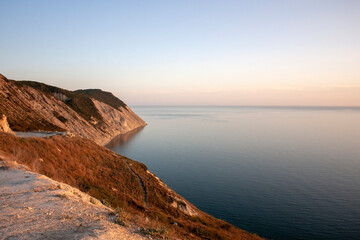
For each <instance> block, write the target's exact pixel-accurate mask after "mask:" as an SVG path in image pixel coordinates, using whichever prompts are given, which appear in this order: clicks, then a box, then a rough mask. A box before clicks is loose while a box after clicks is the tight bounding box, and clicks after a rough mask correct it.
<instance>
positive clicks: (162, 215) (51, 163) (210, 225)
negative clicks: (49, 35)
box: [0, 133, 261, 240]
mask: <svg viewBox="0 0 360 240" xmlns="http://www.w3.org/2000/svg"><path fill="white" fill-rule="evenodd" d="M0 153H2V155H4V156H6V157H7V158H9V159H12V160H15V161H17V162H18V163H21V164H24V165H26V166H27V167H29V168H30V169H31V170H32V171H35V172H38V173H40V174H44V175H46V176H48V177H50V178H52V179H54V180H57V181H60V182H64V183H67V184H69V185H71V186H73V187H76V188H79V189H80V190H81V191H83V192H85V193H87V194H89V195H91V196H92V197H94V198H97V199H99V200H101V201H102V202H103V203H104V204H106V205H108V206H111V207H112V208H114V209H115V208H121V209H124V211H126V212H127V213H129V214H130V216H131V217H130V218H129V220H128V221H129V222H132V223H135V224H136V225H138V226H141V227H143V228H144V232H145V233H147V234H152V235H155V236H158V237H165V236H169V238H170V239H175V238H179V239H229V240H230V239H261V238H259V237H258V236H257V235H254V234H250V233H247V232H245V231H243V230H240V229H238V228H236V227H234V226H232V225H230V224H228V223H226V222H224V221H222V220H219V219H216V218H213V217H211V216H209V215H208V214H206V213H204V212H202V211H200V210H198V209H197V208H196V207H195V206H193V205H192V204H191V203H189V202H188V201H186V200H185V199H184V198H182V197H181V196H180V195H178V194H176V193H175V192H174V191H172V190H171V189H170V188H168V187H167V186H166V184H165V183H163V182H162V181H161V180H160V179H158V178H157V177H156V176H155V175H154V174H152V173H151V172H149V171H148V169H147V167H146V166H145V165H144V164H142V163H139V162H136V161H133V160H131V159H128V158H126V157H123V156H121V155H119V154H116V153H114V152H112V151H110V150H108V149H107V148H104V147H102V146H99V145H97V144H95V143H94V142H92V141H90V140H86V139H82V138H79V137H67V136H53V137H50V138H46V139H44V138H19V137H16V136H13V135H10V134H6V133H0Z"/></svg>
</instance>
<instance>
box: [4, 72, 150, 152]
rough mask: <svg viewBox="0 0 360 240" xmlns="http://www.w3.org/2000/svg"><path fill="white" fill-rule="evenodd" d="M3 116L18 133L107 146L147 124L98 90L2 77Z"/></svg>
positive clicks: (113, 98) (109, 95) (111, 96)
mask: <svg viewBox="0 0 360 240" xmlns="http://www.w3.org/2000/svg"><path fill="white" fill-rule="evenodd" d="M0 103H1V104H0V114H5V115H6V116H7V118H8V122H9V125H10V127H11V128H12V129H13V130H14V131H67V132H69V133H73V134H75V135H77V136H80V137H84V138H87V139H91V140H93V141H95V142H96V143H98V144H100V145H105V144H106V143H107V142H109V141H110V140H111V139H112V138H114V137H115V136H117V135H119V134H123V133H126V132H128V131H131V130H133V129H136V128H139V127H143V126H145V125H146V123H145V122H144V121H143V120H142V119H141V118H140V117H139V116H137V115H136V114H135V113H134V112H133V111H132V110H131V109H130V108H129V107H128V106H127V105H126V104H125V103H123V102H122V101H121V100H119V99H118V98H116V97H115V96H114V95H112V94H111V93H108V92H104V91H101V90H98V89H92V90H79V91H68V90H65V89H61V88H57V87H53V86H49V85H46V84H43V83H38V82H31V81H14V80H8V79H7V78H6V77H4V76H3V75H1V74H0Z"/></svg>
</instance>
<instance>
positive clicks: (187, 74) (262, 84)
mask: <svg viewBox="0 0 360 240" xmlns="http://www.w3.org/2000/svg"><path fill="white" fill-rule="evenodd" d="M0 9H1V14H0V32H1V38H0V73H2V74H3V75H5V76H6V77H8V78H10V79H16V80H34V81H40V82H44V83H46V84H50V85H55V86H58V87H61V88H65V89H69V90H75V89H86V88H100V89H103V90H105V91H110V92H112V93H114V94H115V95H116V96H117V97H119V98H120V99H122V100H124V101H125V102H126V103H127V104H129V105H130V106H135V105H246V106H249V105H285V106H292V105H296V106H360V1H359V0H337V1H334V0H272V1H269V0H247V1H242V0H234V1H232V0H218V1H215V0H178V1H175V0H173V1H168V0H164V1H160V0H152V1H145V0H143V1H140V0H128V1H120V0H118V1H110V0H109V1H100V0H97V1H91V0H86V1H81V0H77V1H68V0H62V1H50V0H44V1H38V0H33V1H30V0H24V1H21V0H0Z"/></svg>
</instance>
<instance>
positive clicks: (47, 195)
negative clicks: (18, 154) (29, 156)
mask: <svg viewBox="0 0 360 240" xmlns="http://www.w3.org/2000/svg"><path fill="white" fill-rule="evenodd" d="M110 212H112V210H111V209H109V208H107V207H105V206H103V205H102V204H101V203H100V202H99V201H98V200H96V199H94V198H92V197H90V196H89V195H87V194H85V193H83V192H81V191H79V190H78V189H75V188H73V187H70V186H69V185H67V184H63V183H59V182H56V181H54V180H52V179H50V178H47V177H45V176H43V175H39V174H35V173H33V172H30V171H28V170H26V169H25V167H23V166H21V165H17V164H15V163H13V162H4V161H2V160H0V239H134V240H136V239H149V238H147V237H145V236H142V235H140V234H138V233H136V231H137V229H136V227H122V226H120V225H118V224H115V223H114V219H115V217H114V216H110V215H109V213H110Z"/></svg>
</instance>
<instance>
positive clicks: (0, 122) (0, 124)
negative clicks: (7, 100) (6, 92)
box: [0, 114, 15, 135]
mask: <svg viewBox="0 0 360 240" xmlns="http://www.w3.org/2000/svg"><path fill="white" fill-rule="evenodd" d="M0 132H4V133H10V134H13V135H14V134H15V133H14V132H13V131H12V130H11V128H10V127H9V123H8V122H7V118H6V116H5V115H4V114H2V115H1V116H0Z"/></svg>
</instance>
